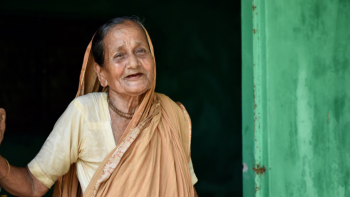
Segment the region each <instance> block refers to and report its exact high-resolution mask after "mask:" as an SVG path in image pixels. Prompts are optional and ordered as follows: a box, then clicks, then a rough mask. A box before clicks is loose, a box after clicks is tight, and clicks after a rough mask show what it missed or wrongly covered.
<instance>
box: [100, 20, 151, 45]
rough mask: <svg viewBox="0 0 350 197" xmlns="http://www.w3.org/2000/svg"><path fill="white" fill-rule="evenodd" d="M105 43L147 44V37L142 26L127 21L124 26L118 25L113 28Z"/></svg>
mask: <svg viewBox="0 0 350 197" xmlns="http://www.w3.org/2000/svg"><path fill="white" fill-rule="evenodd" d="M104 41H106V42H107V43H106V44H108V43H111V42H113V43H120V44H121V43H124V42H130V41H131V42H135V43H143V42H146V43H147V37H146V34H145V32H144V30H143V29H142V28H141V27H140V25H138V24H136V23H134V22H131V21H127V22H124V23H122V24H117V25H115V26H114V27H112V28H111V29H110V30H109V31H108V33H107V34H106V36H105V39H104Z"/></svg>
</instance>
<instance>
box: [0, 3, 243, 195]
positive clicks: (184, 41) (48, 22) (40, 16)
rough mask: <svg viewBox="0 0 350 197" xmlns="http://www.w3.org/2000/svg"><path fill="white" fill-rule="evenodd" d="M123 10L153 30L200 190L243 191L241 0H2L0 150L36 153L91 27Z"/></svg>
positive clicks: (63, 100)
mask: <svg viewBox="0 0 350 197" xmlns="http://www.w3.org/2000/svg"><path fill="white" fill-rule="evenodd" d="M124 15H137V16H139V17H140V18H141V20H143V21H144V22H143V23H144V25H145V27H146V28H147V30H148V32H149V34H150V36H151V39H152V42H153V44H154V47H155V55H156V62H157V88H156V91H157V92H161V93H164V94H166V95H168V96H169V97H170V98H172V99H173V100H174V101H180V102H182V103H183V104H184V105H185V107H186V108H187V110H188V112H189V114H190V116H191V119H192V124H193V138H192V160H193V164H194V170H195V172H196V175H197V177H198V179H199V181H198V183H197V184H196V185H195V187H196V189H197V191H198V194H199V196H201V197H204V196H217V197H221V196H241V195H242V159H241V158H242V155H241V150H242V148H241V145H242V144H241V40H240V36H241V35H240V32H241V30H240V29H241V28H240V20H241V18H240V1H237V2H236V3H228V1H220V0H216V1H212V0H211V1H209V0H208V1H198V2H195V1H191V2H187V1H168V2H166V3H165V2H161V1H147V2H146V1H140V0H137V1H134V2H128V1H121V2H118V1H104V2H97V1H77V2H75V3H72V2H70V1H68V0H63V1H59V2H56V3H55V2H54V3H51V2H50V3H48V2H47V1H37V2H35V3H34V2H24V1H22V2H18V1H17V2H14V1H12V2H10V1H8V2H7V3H0V26H1V31H0V107H3V108H5V109H6V110H7V130H6V134H5V139H4V141H3V143H2V145H1V147H0V154H1V155H3V156H4V157H5V158H7V159H8V160H9V162H10V163H11V164H12V165H16V166H23V167H24V166H25V165H26V164H27V163H28V162H29V161H30V160H31V159H32V158H33V157H34V156H35V155H36V153H37V152H38V151H39V150H40V148H41V146H42V144H43V143H44V141H45V139H46V137H47V136H48V135H49V133H50V131H51V129H52V128H53V126H54V124H55V122H56V121H57V119H58V118H59V116H60V115H61V114H62V113H63V111H64V110H65V109H66V107H67V106H68V104H69V103H70V102H71V101H72V100H73V99H74V97H75V94H76V91H77V88H78V80H79V75H80V69H81V64H82V60H83V56H84V52H85V49H86V47H87V45H88V43H89V41H90V39H91V37H92V35H93V34H94V32H95V31H96V30H97V28H98V27H99V26H100V25H101V24H103V23H104V22H105V21H107V20H108V19H110V18H113V17H116V16H124ZM46 196H51V193H48V194H47V195H46Z"/></svg>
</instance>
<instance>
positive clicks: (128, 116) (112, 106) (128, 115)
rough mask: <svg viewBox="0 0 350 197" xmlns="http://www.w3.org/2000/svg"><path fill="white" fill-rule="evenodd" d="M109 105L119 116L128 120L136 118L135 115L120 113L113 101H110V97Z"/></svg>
mask: <svg viewBox="0 0 350 197" xmlns="http://www.w3.org/2000/svg"><path fill="white" fill-rule="evenodd" d="M107 103H108V106H109V107H110V108H111V109H112V110H113V111H114V112H115V113H116V114H118V115H119V116H121V117H123V118H126V119H131V118H132V117H133V116H134V113H125V112H122V111H120V110H119V109H118V108H117V107H116V106H115V105H114V104H113V103H112V101H111V100H109V97H108V98H107Z"/></svg>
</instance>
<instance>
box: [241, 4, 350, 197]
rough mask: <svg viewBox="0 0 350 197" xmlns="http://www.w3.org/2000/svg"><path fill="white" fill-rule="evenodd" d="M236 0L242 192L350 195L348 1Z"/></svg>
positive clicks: (349, 35) (272, 195) (275, 194)
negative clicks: (240, 60) (245, 166)
mask: <svg viewBox="0 0 350 197" xmlns="http://www.w3.org/2000/svg"><path fill="white" fill-rule="evenodd" d="M242 4H245V5H246V7H243V8H244V9H245V10H243V13H246V14H245V15H242V16H243V17H245V16H246V18H243V29H244V27H245V29H249V28H251V26H250V25H249V21H250V20H252V21H253V26H252V28H251V33H250V34H249V32H248V33H247V35H246V38H245V39H244V38H243V39H244V40H243V49H244V50H243V112H244V113H246V116H243V138H244V139H243V144H244V146H243V155H244V156H243V162H246V161H245V160H247V162H248V163H247V164H248V171H246V172H244V173H243V175H244V179H243V184H244V194H245V195H244V196H252V194H254V193H252V191H254V192H255V196H264V197H265V196H266V197H267V196H269V197H280V196H288V197H289V196H290V197H292V196H295V197H296V196H298V197H300V196H308V197H313V196H318V197H321V196H327V197H328V196H350V184H349V183H350V180H349V178H350V168H349V166H350V150H349V148H350V87H349V86H350V22H349V20H350V12H349V10H350V1H348V0H338V1H336V0H333V1H329V0H294V1H286V0H283V1H281V0H255V1H254V2H253V3H252V2H251V1H245V0H243V1H242ZM249 4H250V6H248V5H249ZM248 13H249V14H248ZM244 21H246V24H244ZM243 33H244V31H243ZM249 39H252V40H253V44H250V43H249ZM246 52H247V53H250V52H252V56H253V57H252V59H253V61H252V62H249V60H244V59H245V58H248V57H245V56H244V53H246ZM244 62H245V63H244ZM244 67H248V68H244ZM249 68H250V69H249ZM251 68H253V69H251ZM251 70H253V73H244V72H251ZM249 82H252V84H253V86H252V85H250V84H249ZM244 84H246V85H249V86H244ZM245 91H246V92H248V93H244V92H245ZM252 91H253V92H254V96H253V98H254V103H251V100H252V99H251V96H252V95H251V93H250V92H252ZM244 95H246V96H247V97H244ZM249 96H250V97H249ZM247 102H250V103H247ZM252 108H254V115H253V116H254V119H253V118H252V116H249V114H252V113H251V111H252V110H251V109H252ZM246 110H247V111H248V112H245V111H246ZM252 120H253V121H252ZM245 127H249V128H252V127H253V128H254V129H250V130H248V132H250V133H248V134H245V130H244V128H245ZM252 136H253V137H252ZM252 138H253V139H254V140H253V139H252ZM247 147H248V148H247ZM251 155H254V161H252V159H251V157H252V156H251ZM257 165H259V167H258V166H257ZM253 167H254V169H255V170H253ZM264 169H266V171H265V172H264ZM246 173H247V175H245V174H246ZM251 173H253V174H254V176H252V175H251ZM252 177H254V183H253V181H252V179H253V178H252Z"/></svg>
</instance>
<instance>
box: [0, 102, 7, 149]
mask: <svg viewBox="0 0 350 197" xmlns="http://www.w3.org/2000/svg"><path fill="white" fill-rule="evenodd" d="M5 128H6V111H5V110H4V109H3V108H0V144H1V142H2V140H3V139H4V134H5Z"/></svg>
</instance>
